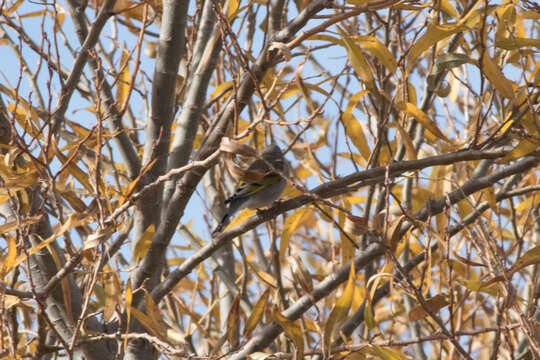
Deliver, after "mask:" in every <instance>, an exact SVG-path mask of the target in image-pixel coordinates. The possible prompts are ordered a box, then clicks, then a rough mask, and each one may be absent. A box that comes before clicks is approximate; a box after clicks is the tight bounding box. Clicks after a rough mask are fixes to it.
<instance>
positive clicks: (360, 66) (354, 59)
mask: <svg viewBox="0 0 540 360" xmlns="http://www.w3.org/2000/svg"><path fill="white" fill-rule="evenodd" d="M338 30H339V32H340V35H341V36H342V40H343V44H344V45H345V49H346V50H347V56H348V57H349V61H350V62H351V65H352V67H353V69H354V71H355V72H356V74H357V75H358V76H359V77H360V79H362V81H363V82H364V83H365V85H366V88H367V89H368V90H370V91H371V92H377V86H376V85H375V82H374V80H373V74H372V73H371V68H370V67H369V65H368V63H367V60H366V58H365V57H364V54H363V53H362V50H361V49H360V48H359V47H358V45H356V44H355V43H354V41H353V40H352V39H351V38H349V37H347V36H346V35H345V33H344V32H343V31H342V30H341V29H339V28H338Z"/></svg>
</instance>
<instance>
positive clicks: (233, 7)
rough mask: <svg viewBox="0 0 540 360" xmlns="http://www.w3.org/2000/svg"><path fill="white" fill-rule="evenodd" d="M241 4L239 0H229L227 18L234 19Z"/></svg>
mask: <svg viewBox="0 0 540 360" xmlns="http://www.w3.org/2000/svg"><path fill="white" fill-rule="evenodd" d="M239 5H240V1H238V0H229V8H228V9H227V19H229V21H230V20H232V19H233V18H234V16H235V15H236V11H237V10H238V7H239Z"/></svg>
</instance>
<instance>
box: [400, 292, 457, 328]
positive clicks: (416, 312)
mask: <svg viewBox="0 0 540 360" xmlns="http://www.w3.org/2000/svg"><path fill="white" fill-rule="evenodd" d="M426 303H427V306H428V307H429V309H430V310H431V311H432V312H434V313H437V312H438V311H439V310H441V309H442V308H443V307H445V306H446V305H448V304H450V303H449V302H448V300H447V296H446V295H445V294H438V295H435V296H434V297H432V298H431V299H427V300H426ZM428 315H429V314H428V312H427V311H426V310H425V309H424V308H423V307H422V306H420V305H418V306H415V307H414V308H412V309H411V311H409V320H411V321H415V320H421V319H424V318H425V317H426V316H428Z"/></svg>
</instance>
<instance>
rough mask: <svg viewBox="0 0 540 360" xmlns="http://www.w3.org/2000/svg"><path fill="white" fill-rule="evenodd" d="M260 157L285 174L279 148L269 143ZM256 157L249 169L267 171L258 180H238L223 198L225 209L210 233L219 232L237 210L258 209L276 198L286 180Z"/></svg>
mask: <svg viewBox="0 0 540 360" xmlns="http://www.w3.org/2000/svg"><path fill="white" fill-rule="evenodd" d="M260 155H261V158H262V159H264V160H266V161H267V162H269V163H270V164H272V166H273V167H274V169H276V170H278V171H279V172H281V173H283V174H286V173H287V170H288V165H287V161H286V160H285V158H284V156H283V153H282V152H281V149H280V148H279V147H278V146H277V145H275V144H271V145H269V146H268V147H266V148H265V149H264V150H263V151H262V152H261V154H260ZM264 160H261V159H256V160H255V161H254V162H253V163H251V164H250V165H249V167H248V170H249V171H254V172H257V173H261V174H266V173H268V174H267V175H266V176H265V177H264V178H263V179H261V180H260V181H259V182H251V183H250V182H245V181H240V182H239V183H238V186H237V188H236V191H235V192H234V194H233V195H232V196H231V197H230V198H228V199H227V200H225V204H227V209H226V210H225V214H224V215H223V218H222V219H221V222H220V223H219V225H218V226H217V227H216V228H215V230H214V231H213V232H212V234H216V233H218V232H221V231H222V230H223V229H224V228H225V227H226V226H227V225H229V223H230V221H231V217H232V216H233V215H234V214H235V213H236V212H238V211H240V210H242V209H245V208H248V209H259V208H262V207H265V206H268V205H270V204H272V203H273V202H274V201H275V200H277V199H278V198H279V197H280V195H281V193H282V192H283V190H284V189H285V185H286V184H287V181H286V180H285V179H283V178H282V177H281V176H280V175H279V173H276V172H274V171H272V169H271V168H270V166H268V164H267V163H266V161H264Z"/></svg>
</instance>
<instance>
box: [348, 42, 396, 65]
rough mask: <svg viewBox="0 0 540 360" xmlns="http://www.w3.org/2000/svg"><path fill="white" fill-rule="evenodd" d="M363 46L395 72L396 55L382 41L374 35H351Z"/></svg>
mask: <svg viewBox="0 0 540 360" xmlns="http://www.w3.org/2000/svg"><path fill="white" fill-rule="evenodd" d="M351 38H352V39H354V40H355V41H356V42H357V43H358V44H359V45H360V46H361V47H363V48H364V49H366V50H367V51H369V52H370V53H371V54H372V55H373V56H375V57H376V58H377V59H379V61H380V62H381V63H382V64H383V65H384V66H386V68H387V69H388V70H390V72H391V73H392V74H393V73H395V72H396V69H397V61H396V59H395V58H394V55H392V53H391V52H390V51H388V48H387V47H386V46H385V45H384V44H383V43H381V42H380V41H379V40H377V38H375V37H374V36H361V35H356V36H351Z"/></svg>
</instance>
